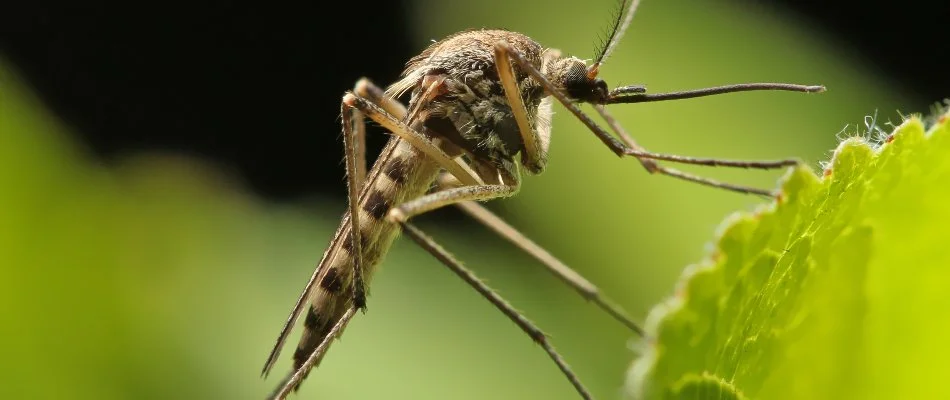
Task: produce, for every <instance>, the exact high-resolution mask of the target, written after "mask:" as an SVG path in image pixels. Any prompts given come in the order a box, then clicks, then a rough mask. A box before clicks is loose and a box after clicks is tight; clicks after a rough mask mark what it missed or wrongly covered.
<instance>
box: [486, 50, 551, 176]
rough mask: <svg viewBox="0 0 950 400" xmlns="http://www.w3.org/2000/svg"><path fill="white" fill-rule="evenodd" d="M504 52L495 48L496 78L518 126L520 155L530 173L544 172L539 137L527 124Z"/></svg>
mask: <svg viewBox="0 0 950 400" xmlns="http://www.w3.org/2000/svg"><path fill="white" fill-rule="evenodd" d="M505 51H506V50H505V49H504V48H502V47H497V46H496V47H495V68H496V69H497V70H498V78H499V80H500V81H501V85H502V87H503V88H504V91H505V98H506V99H507V100H508V105H509V106H510V107H511V113H512V114H513V115H514V117H515V122H516V123H517V124H518V131H519V132H520V133H521V141H522V143H523V144H524V152H523V153H522V157H524V158H525V162H524V165H525V167H526V168H528V169H529V170H530V171H531V172H532V173H535V174H537V173H540V172H541V171H543V170H544V166H545V164H547V155H546V154H545V151H544V147H542V145H541V140H542V139H541V136H540V135H539V134H538V132H536V131H535V130H534V129H532V128H531V124H530V123H529V122H528V111H527V109H525V105H524V100H523V99H522V98H521V91H520V90H519V89H518V83H517V82H516V81H515V74H514V70H512V68H511V62H510V61H509V60H508V57H507V56H506V55H505ZM548 129H550V127H548Z"/></svg>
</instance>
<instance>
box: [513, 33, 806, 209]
mask: <svg viewBox="0 0 950 400" xmlns="http://www.w3.org/2000/svg"><path fill="white" fill-rule="evenodd" d="M495 57H496V63H497V64H498V65H499V66H501V65H502V63H507V60H512V61H514V63H515V64H516V65H517V66H518V68H521V70H522V71H524V72H525V73H527V74H529V75H530V76H531V77H532V78H533V79H535V80H536V81H538V82H539V83H540V84H541V86H542V87H544V89H545V91H546V92H547V93H548V94H550V95H551V96H553V97H554V98H555V99H557V100H558V102H560V103H561V104H562V105H564V107H566V108H567V109H568V111H570V112H571V114H574V116H575V117H577V119H579V120H580V121H581V122H582V123H583V124H584V125H585V126H587V128H588V129H590V130H591V132H593V133H594V135H595V136H597V138H598V139H600V141H601V142H603V143H604V144H605V145H606V146H607V147H608V148H610V150H611V151H613V152H614V153H615V154H617V155H618V156H627V155H629V156H633V157H636V158H637V160H639V161H640V164H642V165H643V167H644V168H646V170H647V171H649V172H650V173H661V174H664V175H668V176H672V177H674V178H678V179H683V180H687V181H691V182H696V183H699V184H703V185H707V186H713V187H718V188H722V189H726V190H731V191H735V192H739V193H747V194H758V195H764V196H771V195H772V193H771V192H770V191H767V190H762V189H758V188H753V187H747V186H740V185H733V184H729V183H724V182H719V181H716V180H713V179H708V178H703V177H700V176H695V175H692V174H687V173H685V172H681V171H678V170H675V169H672V168H667V167H664V166H661V165H659V164H657V162H656V161H655V159H664V160H667V161H673V162H680V163H686V164H698V165H722V166H730V167H743V168H760V169H769V168H780V167H784V166H787V165H794V164H796V163H797V161H795V160H780V161H764V162H762V161H750V162H744V161H728V160H717V161H715V162H713V161H711V160H710V159H700V158H692V157H681V156H672V155H664V154H656V153H651V152H649V151H646V150H645V149H644V148H643V147H641V146H639V145H637V144H636V142H634V141H633V139H632V138H630V136H629V135H626V134H621V136H624V142H628V143H624V142H622V141H620V140H618V139H617V138H616V137H614V136H613V135H611V134H610V133H609V132H607V131H605V130H604V129H603V128H601V127H600V126H599V125H597V124H596V123H595V122H594V121H593V120H592V119H591V118H590V117H589V116H587V114H585V113H584V112H583V111H581V109H580V108H579V107H578V106H577V104H575V102H574V101H572V100H571V99H570V98H568V97H567V95H566V94H564V92H562V91H561V90H560V89H558V88H557V87H555V86H554V84H553V83H551V81H550V80H548V79H547V78H546V77H545V76H544V74H542V73H541V71H539V70H538V69H537V68H535V67H534V65H532V64H531V63H530V62H528V60H526V59H525V58H524V56H523V55H522V54H521V53H520V52H518V50H516V49H515V48H513V47H511V45H509V44H507V43H504V42H501V43H496V44H495ZM502 60H505V61H502ZM500 71H501V70H500ZM499 78H500V79H502V81H503V82H504V81H505V80H511V81H512V83H513V82H514V80H513V76H511V75H508V76H505V74H504V73H501V72H500V73H499ZM516 97H517V96H516ZM509 101H512V100H511V96H510V95H509ZM512 108H513V109H514V108H515V107H514V106H512ZM595 108H597V109H598V112H600V113H601V115H604V116H605V118H607V117H606V116H607V115H608V114H606V112H605V111H604V109H603V108H602V107H600V108H598V107H595ZM516 116H517V112H516ZM608 123H610V124H611V127H613V128H614V129H615V130H616V126H619V125H618V124H616V123H615V121H614V122H611V121H610V120H608ZM519 126H520V123H519ZM618 134H619V133H618ZM522 135H524V133H522Z"/></svg>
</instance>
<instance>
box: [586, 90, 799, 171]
mask: <svg viewBox="0 0 950 400" xmlns="http://www.w3.org/2000/svg"><path fill="white" fill-rule="evenodd" d="M593 107H594V109H595V110H597V113H598V114H600V116H601V117H603V118H604V121H607V125H608V126H610V128H611V129H613V131H614V132H616V133H617V135H618V136H620V140H622V141H623V143H624V144H626V145H627V147H629V148H628V149H627V150H626V151H625V154H626V155H630V156H634V157H637V158H649V159H653V160H662V161H670V162H676V163H681V164H693V165H703V166H709V167H736V168H753V169H776V168H784V167H791V166H795V165H798V164H800V163H801V161H799V160H796V159H785V160H768V161H748V160H724V159H718V158H697V157H688V156H681V155H676V154H662V153H654V152H651V151H648V150H646V149H644V148H643V147H642V146H640V145H639V144H637V142H636V141H634V140H633V137H632V136H630V134H629V133H627V130H626V129H623V126H622V125H620V123H619V122H617V119H616V118H614V117H613V116H612V115H610V113H608V112H607V108H606V107H604V106H602V105H599V104H595V105H594V106H593Z"/></svg>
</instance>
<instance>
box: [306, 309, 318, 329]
mask: <svg viewBox="0 0 950 400" xmlns="http://www.w3.org/2000/svg"><path fill="white" fill-rule="evenodd" d="M303 326H304V327H306V328H307V329H309V330H311V331H316V330H317V328H319V327H320V317H319V316H318V315H317V310H314V309H313V305H312V304H311V305H310V309H309V310H307V318H306V319H304V320H303Z"/></svg>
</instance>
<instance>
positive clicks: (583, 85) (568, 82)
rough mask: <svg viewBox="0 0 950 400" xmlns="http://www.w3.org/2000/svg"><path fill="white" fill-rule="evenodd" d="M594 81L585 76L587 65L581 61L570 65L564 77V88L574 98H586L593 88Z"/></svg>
mask: <svg viewBox="0 0 950 400" xmlns="http://www.w3.org/2000/svg"><path fill="white" fill-rule="evenodd" d="M594 82H595V81H592V80H590V79H588V78H587V67H585V66H584V64H582V63H575V64H573V65H571V67H570V69H569V70H568V72H567V74H565V79H564V90H566V91H567V95H568V96H570V97H571V98H572V99H576V100H585V101H586V100H588V99H589V98H590V96H591V94H592V91H593V89H594V86H593V84H594Z"/></svg>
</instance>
